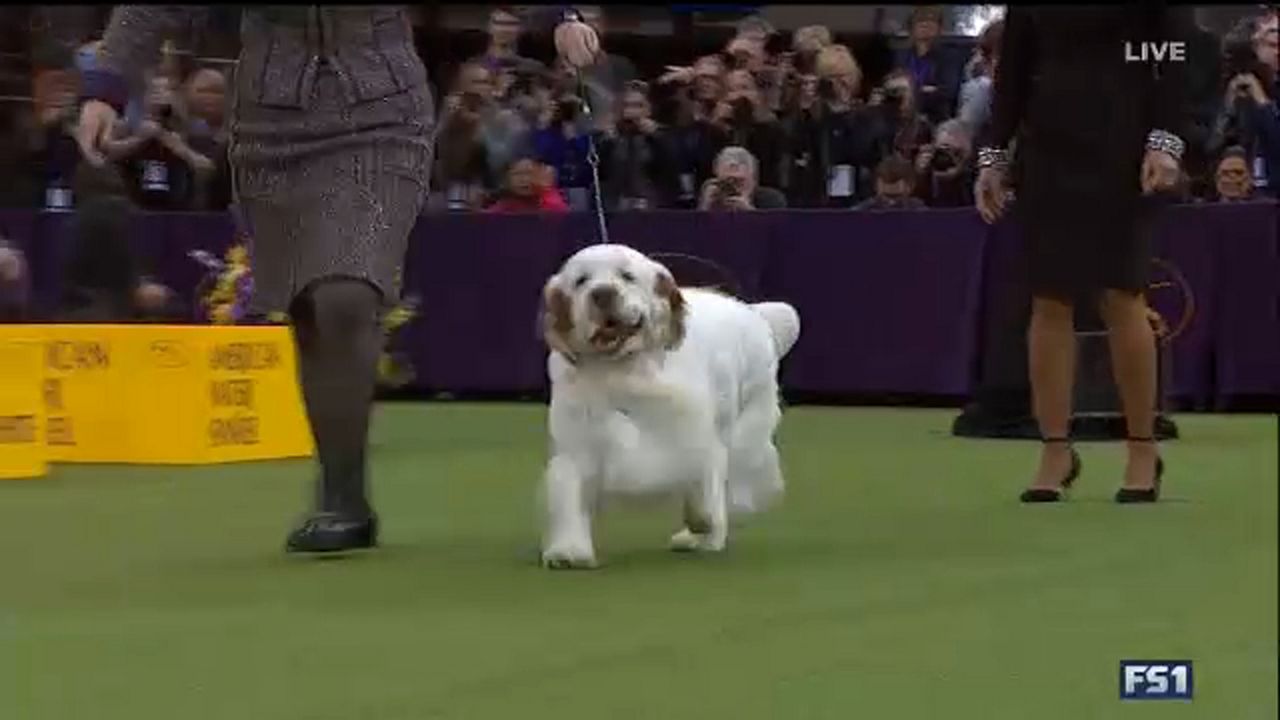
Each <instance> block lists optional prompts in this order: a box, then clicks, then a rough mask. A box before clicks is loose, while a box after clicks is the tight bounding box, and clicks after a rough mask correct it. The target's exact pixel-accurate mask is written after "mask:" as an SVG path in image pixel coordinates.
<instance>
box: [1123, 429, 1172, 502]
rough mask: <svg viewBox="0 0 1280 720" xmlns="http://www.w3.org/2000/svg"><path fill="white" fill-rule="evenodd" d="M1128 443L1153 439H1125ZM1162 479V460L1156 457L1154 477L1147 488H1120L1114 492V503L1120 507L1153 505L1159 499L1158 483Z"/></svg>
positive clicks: (1151, 439)
mask: <svg viewBox="0 0 1280 720" xmlns="http://www.w3.org/2000/svg"><path fill="white" fill-rule="evenodd" d="M1127 440H1128V441H1129V442H1148V443H1149V442H1155V439H1154V438H1149V437H1148V438H1137V437H1131V438H1127ZM1163 478H1164V458H1162V457H1160V456H1159V455H1157V456H1156V477H1155V479H1154V480H1153V481H1152V482H1151V487H1149V488H1141V489H1137V488H1127V487H1122V488H1120V489H1119V490H1117V491H1116V502H1118V503H1120V504H1121V505H1129V504H1131V503H1153V502H1155V501H1157V500H1159V499H1160V481H1161V480H1162V479H1163Z"/></svg>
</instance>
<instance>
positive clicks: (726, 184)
mask: <svg viewBox="0 0 1280 720" xmlns="http://www.w3.org/2000/svg"><path fill="white" fill-rule="evenodd" d="M711 187H712V193H713V195H714V197H715V199H716V200H717V201H719V200H725V199H728V198H731V197H737V196H739V195H741V194H742V183H741V182H739V181H738V180H736V179H734V178H718V179H716V180H713V181H712V185H711Z"/></svg>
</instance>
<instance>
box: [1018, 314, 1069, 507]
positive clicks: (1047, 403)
mask: <svg viewBox="0 0 1280 720" xmlns="http://www.w3.org/2000/svg"><path fill="white" fill-rule="evenodd" d="M1027 343H1028V361H1029V363H1030V370H1031V404H1032V409H1033V412H1034V413H1035V416H1036V422H1037V423H1038V424H1039V426H1040V436H1041V437H1043V438H1046V439H1049V438H1066V437H1067V436H1068V434H1069V433H1070V431H1071V395H1072V391H1073V388H1074V386H1075V371H1076V335H1075V310H1074V308H1073V307H1072V304H1071V303H1070V302H1067V301H1063V300H1059V299H1054V298H1048V297H1037V298H1033V299H1032V303H1031V327H1030V329H1029V331H1028V332H1027ZM1070 470H1071V448H1070V445H1068V444H1067V443H1061V442H1056V443H1045V445H1044V447H1043V449H1042V450H1041V454H1040V469H1039V470H1038V471H1037V472H1036V478H1035V481H1034V482H1033V483H1032V485H1031V486H1032V487H1034V488H1046V489H1050V488H1053V489H1056V488H1058V487H1059V486H1060V485H1061V484H1062V480H1063V478H1065V477H1066V476H1067V473H1068V472H1070Z"/></svg>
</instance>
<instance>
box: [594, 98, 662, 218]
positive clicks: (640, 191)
mask: <svg viewBox="0 0 1280 720" xmlns="http://www.w3.org/2000/svg"><path fill="white" fill-rule="evenodd" d="M617 117H618V120H617V122H616V123H614V124H612V126H611V127H609V128H607V129H606V131H605V134H604V138H603V139H602V140H601V142H600V174H601V183H602V184H603V186H604V198H605V203H606V205H607V206H608V207H609V208H610V209H612V210H650V209H655V208H658V207H660V206H661V205H663V204H664V203H663V197H662V192H661V190H662V188H663V187H664V186H665V183H664V182H663V181H664V179H665V178H666V177H667V175H668V174H669V172H670V171H669V167H670V159H669V156H670V152H669V150H668V148H667V143H666V138H665V137H664V134H663V132H662V129H661V128H659V127H658V124H657V123H656V122H654V121H653V117H652V107H651V105H650V103H649V86H648V85H647V84H646V83H644V82H640V81H632V82H630V83H628V84H627V86H626V88H625V89H624V90H623V92H622V96H621V98H620V100H619V102H618V112H617Z"/></svg>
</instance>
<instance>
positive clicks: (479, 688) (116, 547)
mask: <svg viewBox="0 0 1280 720" xmlns="http://www.w3.org/2000/svg"><path fill="white" fill-rule="evenodd" d="M953 417H954V412H948V411H908V410H851V409H818V408H793V409H790V410H788V412H787V414H786V416H785V418H784V422H783V429H782V433H781V446H782V451H783V456H784V462H785V464H786V467H787V470H788V479H789V482H790V494H789V496H788V500H787V503H786V504H785V505H784V506H783V507H781V508H780V509H778V510H776V511H774V512H772V513H770V514H768V515H765V516H763V517H761V518H759V519H757V520H755V521H754V522H753V523H752V524H751V525H750V526H748V527H746V528H743V529H742V530H741V531H739V532H738V533H737V534H736V535H735V536H734V537H733V538H732V541H731V545H732V547H731V550H730V551H729V552H728V553H727V554H726V555H723V556H719V557H689V556H677V555H672V554H669V553H667V552H665V551H664V550H663V549H662V548H663V546H664V544H665V541H666V538H667V536H668V534H669V532H670V531H671V530H673V529H674V524H673V521H674V519H675V513H674V511H667V510H666V509H664V508H658V509H651V510H644V511H636V512H620V513H616V514H614V515H611V516H608V517H607V518H606V520H605V521H604V522H603V523H602V526H601V528H600V533H599V537H600V543H599V545H600V550H601V554H602V560H604V562H605V563H606V566H605V568H604V569H602V570H600V571H598V572H594V573H568V574H565V573H551V572H547V571H543V570H541V569H539V568H538V567H537V566H536V563H535V550H536V541H537V537H538V524H539V523H538V515H537V511H536V506H535V494H534V493H535V488H536V485H537V482H538V479H539V476H540V470H541V463H542V461H543V456H544V452H545V446H546V439H545V435H544V410H543V408H541V407H539V406H533V405H525V406H511V405H481V406H476V405H462V404H457V405H389V406H384V407H383V408H381V410H380V415H379V418H378V427H377V445H378V450H377V454H376V464H375V468H376V476H377V480H376V493H375V494H376V498H375V499H376V501H377V503H378V505H379V507H380V508H381V512H382V515H383V523H384V540H385V542H386V546H385V548H384V549H383V550H382V551H380V552H378V553H376V554H369V555H364V556H360V557H357V558H351V559H347V560H339V561H317V560H309V559H303V558H286V557H285V556H284V555H283V554H282V553H281V551H280V546H281V541H282V539H283V536H284V533H285V531H286V529H287V528H288V525H289V524H290V522H291V521H292V520H293V519H295V518H296V517H297V514H298V512H299V511H300V510H301V509H302V508H303V506H304V503H305V500H306V498H307V486H308V482H309V480H310V477H311V469H310V466H309V465H308V464H307V463H302V462H292V463H267V464H256V465H245V466H238V467H225V466H224V467H218V468H203V469H182V470H166V469H154V468H152V469H140V468H95V467H64V468H59V469H58V470H57V471H56V472H55V473H54V474H53V475H52V476H51V477H50V478H48V479H45V480H40V481H15V482H5V483H0V547H3V550H4V554H3V556H2V557H3V559H2V560H0V719H3V720H117V719H119V720H152V719H155V720H206V719H215V718H216V719H218V720H424V719H426V718H457V719H460V720H488V719H490V718H492V719H493V720H508V719H513V718H520V719H536V718H554V719H556V720H579V719H581V720H601V719H605V720H624V719H627V718H661V719H662V720H719V719H721V718H723V719H725V720H753V719H757V718H760V719H766V718H767V719H769V720H793V719H794V720H807V719H810V718H813V719H821V718H832V719H840V720H845V719H847V718H874V719H877V720H879V719H887V720H900V719H905V720H916V719H919V720H935V719H937V720H943V719H946V720H954V719H967V718H974V719H981V720H992V719H1002V718H1010V719H1017V720H1031V719H1035V720H1050V719H1054V718H1062V719H1063V720H1098V719H1105V718H1212V719H1214V720H1253V719H1255V718H1256V719H1258V720H1262V719H1263V718H1274V717H1276V711H1277V690H1276V688H1277V684H1276V680H1277V590H1276V586H1277V577H1276V576H1277V537H1276V526H1277V513H1276V500H1277V498H1276V485H1277V481H1276V465H1277V457H1276V439H1277V434H1276V422H1275V420H1274V419H1271V418H1262V417H1215V416H1194V415H1186V416H1181V417H1179V418H1178V421H1179V423H1180V424H1181V429H1182V433H1183V436H1184V438H1185V439H1183V440H1181V441H1177V442H1173V443H1169V444H1168V445H1166V446H1165V455H1166V458H1167V460H1168V464H1169V472H1168V475H1167V478H1166V482H1167V484H1166V497H1167V501H1166V502H1162V503H1161V504H1159V505H1158V506H1153V507H1118V506H1116V505H1114V504H1112V503H1111V502H1110V497H1111V494H1112V492H1113V491H1114V489H1115V487H1116V485H1117V483H1118V482H1119V476H1120V470H1121V451H1122V449H1121V448H1120V447H1119V446H1117V445H1089V446H1085V447H1083V448H1082V455H1083V457H1084V475H1083V476H1082V479H1081V481H1080V483H1079V485H1078V486H1077V491H1076V494H1075V496H1074V498H1073V500H1072V502H1070V503H1068V504H1065V505H1061V506H1039V507H1023V506H1020V505H1019V504H1018V503H1017V501H1016V497H1017V493H1018V490H1019V489H1020V488H1021V487H1022V484H1023V482H1024V481H1025V480H1027V479H1028V477H1029V475H1028V473H1029V472H1030V471H1031V469H1032V468H1033V462H1034V456H1035V455H1034V454H1035V452H1036V450H1037V447H1036V446H1035V445H1032V444H1028V443H1018V442H1008V441H1004V442H1001V441H994V442H982V441H973V440H959V439H955V438H952V437H950V436H948V434H947V431H948V428H949V427H950V423H951V420H952V418H953ZM1122 658H1132V659H1160V658H1166V659H1167V658H1174V659H1185V658H1189V659H1191V660H1193V661H1194V662H1195V675H1196V676H1195V689H1196V698H1195V700H1194V702H1192V703H1173V702H1145V703H1122V702H1120V700H1119V689H1118V676H1119V669H1118V665H1119V661H1120V660H1121V659H1122Z"/></svg>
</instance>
